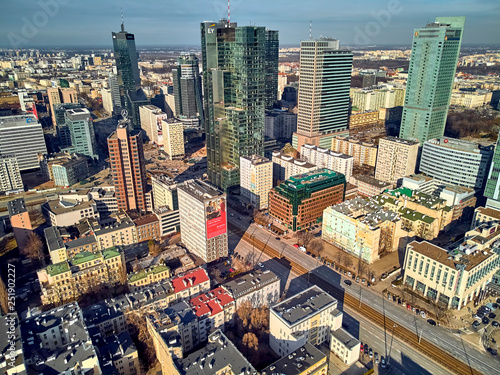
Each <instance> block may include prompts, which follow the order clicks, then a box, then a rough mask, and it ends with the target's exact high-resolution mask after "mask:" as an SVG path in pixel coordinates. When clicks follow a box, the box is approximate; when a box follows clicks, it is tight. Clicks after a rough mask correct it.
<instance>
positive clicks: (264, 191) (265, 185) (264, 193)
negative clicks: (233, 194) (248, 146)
mask: <svg viewBox="0 0 500 375" xmlns="http://www.w3.org/2000/svg"><path fill="white" fill-rule="evenodd" d="M272 188H273V162H272V161H271V160H269V159H268V158H264V157H262V156H260V155H251V156H240V189H241V195H242V196H243V197H245V198H246V199H248V201H249V202H250V203H251V204H252V205H253V206H254V207H255V208H257V209H258V210H262V209H264V208H267V206H268V195H269V191H271V189H272Z"/></svg>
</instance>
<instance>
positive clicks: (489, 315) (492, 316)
mask: <svg viewBox="0 0 500 375" xmlns="http://www.w3.org/2000/svg"><path fill="white" fill-rule="evenodd" d="M488 317H489V318H490V319H495V318H496V317H497V316H496V315H495V314H494V313H489V314H488Z"/></svg>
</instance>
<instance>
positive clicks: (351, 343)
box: [331, 328, 360, 350]
mask: <svg viewBox="0 0 500 375" xmlns="http://www.w3.org/2000/svg"><path fill="white" fill-rule="evenodd" d="M331 333H332V336H334V337H335V338H336V339H337V340H338V341H340V342H341V343H342V344H343V345H344V346H345V347H346V348H347V349H349V350H352V349H353V348H354V347H356V345H358V344H359V343H360V342H359V340H358V339H356V338H355V337H354V336H353V335H351V334H350V333H349V332H347V331H346V330H344V329H343V328H339V329H337V330H335V331H332V332H331Z"/></svg>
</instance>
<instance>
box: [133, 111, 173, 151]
mask: <svg viewBox="0 0 500 375" xmlns="http://www.w3.org/2000/svg"><path fill="white" fill-rule="evenodd" d="M139 115H140V118H141V129H142V130H144V132H145V133H146V136H147V139H148V141H149V142H151V143H153V144H155V145H157V146H158V147H159V148H160V150H162V149H163V145H164V137H163V126H162V122H163V120H165V119H166V118H167V114H166V113H164V112H163V111H162V110H161V109H160V108H158V107H155V106H154V105H143V106H141V107H139Z"/></svg>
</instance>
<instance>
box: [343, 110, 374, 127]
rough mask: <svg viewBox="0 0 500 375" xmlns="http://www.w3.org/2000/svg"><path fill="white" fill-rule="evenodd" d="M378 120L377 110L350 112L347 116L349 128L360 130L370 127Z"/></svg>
mask: <svg viewBox="0 0 500 375" xmlns="http://www.w3.org/2000/svg"><path fill="white" fill-rule="evenodd" d="M378 122H379V111H378V110H375V111H362V112H358V113H351V115H350V116H349V130H350V131H362V130H366V129H370V128H372V127H373V126H374V125H377V123H378Z"/></svg>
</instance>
